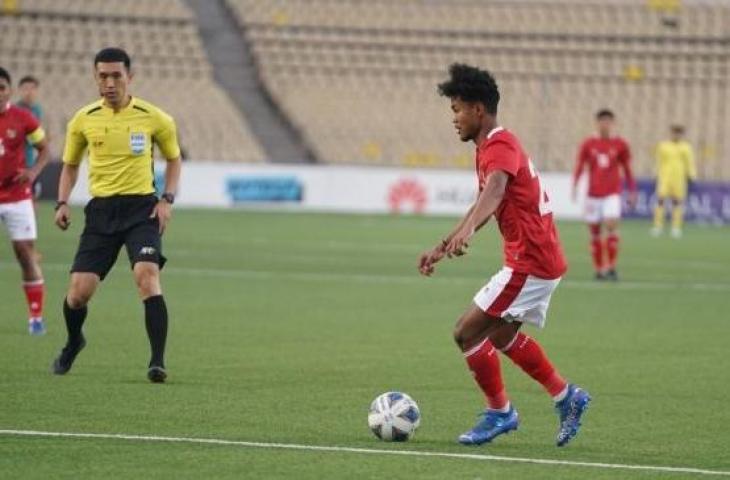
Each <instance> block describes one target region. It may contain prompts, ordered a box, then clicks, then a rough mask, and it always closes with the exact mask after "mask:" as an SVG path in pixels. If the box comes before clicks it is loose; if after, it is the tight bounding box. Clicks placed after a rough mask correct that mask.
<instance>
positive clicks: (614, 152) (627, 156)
mask: <svg viewBox="0 0 730 480" xmlns="http://www.w3.org/2000/svg"><path fill="white" fill-rule="evenodd" d="M630 164H631V151H630V150H629V145H628V143H626V141H625V140H624V139H623V138H621V137H611V138H601V137H590V138H587V139H586V140H585V141H584V142H583V144H582V145H581V146H580V151H579V152H578V159H577V161H576V165H575V172H573V182H578V179H579V178H580V176H581V174H582V173H583V169H585V168H586V167H588V175H589V177H588V178H589V180H588V196H589V197H606V196H608V195H614V194H617V193H621V190H623V187H622V185H621V174H620V172H619V169H623V171H624V178H625V179H626V183H627V185H628V187H629V190H631V191H634V190H636V183H635V182H634V176H633V175H632V174H631V165H630Z"/></svg>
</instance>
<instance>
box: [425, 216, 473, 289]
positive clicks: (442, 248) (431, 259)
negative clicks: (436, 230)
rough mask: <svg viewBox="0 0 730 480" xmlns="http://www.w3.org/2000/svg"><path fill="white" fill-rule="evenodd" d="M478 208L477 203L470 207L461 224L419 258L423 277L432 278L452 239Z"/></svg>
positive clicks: (460, 221)
mask: <svg viewBox="0 0 730 480" xmlns="http://www.w3.org/2000/svg"><path fill="white" fill-rule="evenodd" d="M475 206H476V203H475V204H473V205H472V206H471V207H469V210H467V212H466V214H465V215H464V216H463V217H462V218H461V220H459V223H457V224H456V226H455V227H454V229H453V230H451V232H450V233H449V234H448V235H446V236H445V237H444V238H443V239H442V240H441V241H440V242H439V243H438V245H436V246H435V247H433V248H432V249H431V250H427V251H425V252H423V253H422V254H421V256H420V257H419V258H418V271H419V272H421V274H422V275H425V276H430V275H431V274H432V273H433V271H434V267H433V266H434V265H435V264H436V263H438V262H439V261H440V260H441V259H442V258H444V256H445V255H446V246H447V245H448V244H449V243H450V242H451V239H453V238H454V236H456V234H457V233H459V231H461V229H462V227H463V226H464V224H465V223H466V222H467V221H468V220H469V217H470V216H471V214H472V212H473V211H474V207H475Z"/></svg>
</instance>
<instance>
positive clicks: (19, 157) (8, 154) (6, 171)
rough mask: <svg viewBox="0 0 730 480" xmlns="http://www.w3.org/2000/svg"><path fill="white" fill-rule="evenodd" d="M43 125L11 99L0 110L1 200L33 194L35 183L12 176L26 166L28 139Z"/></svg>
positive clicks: (0, 201)
mask: <svg viewBox="0 0 730 480" xmlns="http://www.w3.org/2000/svg"><path fill="white" fill-rule="evenodd" d="M39 127H40V125H39V124H38V120H36V119H35V117H34V116H33V115H32V114H31V113H30V112H28V111H27V110H24V109H22V108H19V107H16V106H15V105H13V104H10V103H8V104H7V105H6V107H5V110H3V111H2V112H0V203H9V202H19V201H21V200H25V199H27V198H31V197H32V196H33V195H32V185H31V184H30V183H27V182H26V183H18V182H15V181H14V180H13V178H15V176H16V175H18V174H19V173H20V172H22V171H23V170H25V139H26V137H27V136H28V135H30V134H31V133H34V132H35V131H36V130H38V128H39Z"/></svg>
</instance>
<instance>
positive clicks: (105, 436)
mask: <svg viewBox="0 0 730 480" xmlns="http://www.w3.org/2000/svg"><path fill="white" fill-rule="evenodd" d="M0 435H5V436H27V437H50V438H75V439H94V440H125V441H132V442H159V443H188V444H198V445H222V446H232V447H245V448H266V449H279V450H303V451H316V452H341V453H360V454H371V455H401V456H413V457H438V458H458V459H464V460H480V461H492V462H506V463H526V464H535V465H553V466H567V467H584V468H600V469H613V470H643V471H652V472H667V473H689V474H694V475H714V476H730V471H722V470H705V469H701V468H689V467H669V466H661V465H631V464H622V463H600V462H578V461H570V460H551V459H547V458H526V457H504V456H500V455H484V454H476V453H451V452H429V451H418V450H383V449H377V448H354V447H339V446H328V445H301V444H294V443H267V442H244V441H238V440H225V439H218V438H190V437H164V436H158V435H127V434H112V433H71V432H43V431H35V430H0Z"/></svg>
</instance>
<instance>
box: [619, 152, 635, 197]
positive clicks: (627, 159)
mask: <svg viewBox="0 0 730 480" xmlns="http://www.w3.org/2000/svg"><path fill="white" fill-rule="evenodd" d="M619 158H620V162H621V167H622V168H623V171H624V178H625V179H626V185H627V186H628V188H629V206H630V207H631V208H633V207H634V206H636V199H637V192H636V180H634V174H633V173H632V172H631V150H630V149H629V146H628V145H626V144H625V145H624V148H623V151H622V152H621V154H620V157H619Z"/></svg>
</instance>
